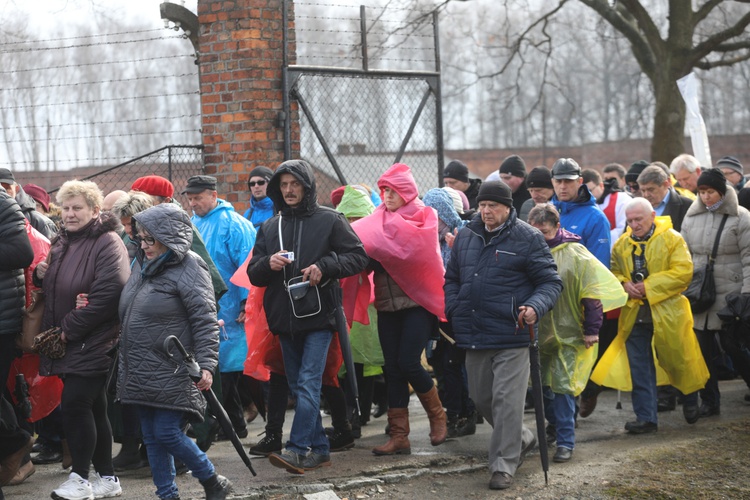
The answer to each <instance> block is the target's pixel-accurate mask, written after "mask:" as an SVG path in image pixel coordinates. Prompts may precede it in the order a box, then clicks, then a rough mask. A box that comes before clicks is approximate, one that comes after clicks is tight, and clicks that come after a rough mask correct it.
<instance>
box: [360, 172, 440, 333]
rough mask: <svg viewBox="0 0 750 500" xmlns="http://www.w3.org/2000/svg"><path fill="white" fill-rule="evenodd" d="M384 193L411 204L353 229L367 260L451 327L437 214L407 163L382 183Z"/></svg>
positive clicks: (380, 208) (381, 211) (377, 212)
mask: <svg viewBox="0 0 750 500" xmlns="http://www.w3.org/2000/svg"><path fill="white" fill-rule="evenodd" d="M378 187H379V188H380V190H381V195H382V191H384V190H385V188H386V187H389V188H391V189H393V190H394V191H396V192H397V193H398V194H399V196H401V198H403V199H404V201H405V202H406V203H405V204H404V205H403V206H401V207H400V208H399V209H397V210H396V211H395V212H389V211H388V209H387V208H386V207H385V204H382V205H380V206H378V208H376V209H375V212H373V213H372V215H369V216H367V217H365V218H364V219H360V220H358V221H356V222H354V223H353V224H352V228H354V231H355V232H356V233H357V236H359V238H360V240H362V243H363V244H364V246H365V250H366V251H367V255H369V256H370V257H372V258H373V259H375V260H377V261H378V262H380V264H381V265H382V266H383V268H385V270H386V272H387V273H388V274H389V275H390V276H391V277H392V278H393V280H394V281H395V282H396V283H397V284H398V286H399V287H401V289H402V290H403V291H404V292H406V295H408V296H409V298H411V299H412V300H413V301H414V302H416V303H417V304H419V305H420V306H422V307H424V308H425V309H427V310H428V311H430V312H431V313H432V314H434V315H436V316H437V317H438V318H440V319H441V320H442V321H445V295H444V293H443V284H444V283H445V279H444V272H443V260H442V258H441V256H440V245H439V243H438V217H437V214H436V213H435V210H433V209H432V208H430V207H426V206H425V205H424V203H422V200H420V199H419V198H418V195H419V191H418V189H417V184H416V182H414V177H413V176H412V173H411V169H410V168H409V167H408V166H406V165H404V164H403V163H396V164H395V165H393V166H392V167H391V168H389V169H388V170H387V171H386V172H385V173H384V174H383V175H382V176H381V177H380V179H379V180H378Z"/></svg>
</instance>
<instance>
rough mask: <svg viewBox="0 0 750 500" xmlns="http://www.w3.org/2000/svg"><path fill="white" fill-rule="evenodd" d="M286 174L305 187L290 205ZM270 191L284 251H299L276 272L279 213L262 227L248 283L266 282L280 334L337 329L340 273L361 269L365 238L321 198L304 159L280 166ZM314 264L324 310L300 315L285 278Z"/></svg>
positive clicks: (269, 309)
mask: <svg viewBox="0 0 750 500" xmlns="http://www.w3.org/2000/svg"><path fill="white" fill-rule="evenodd" d="M283 174H292V175H293V176H294V177H296V178H297V179H298V180H299V181H300V182H301V183H302V185H303V186H304V188H305V195H304V198H303V200H302V202H301V203H300V204H299V205H298V206H296V207H294V208H292V207H290V206H289V205H287V204H286V202H285V201H284V197H283V196H282V193H281V189H280V187H279V184H280V178H281V176H282V175H283ZM267 193H268V196H269V197H270V198H271V199H272V200H273V203H274V206H275V207H276V208H277V209H280V211H281V217H282V223H281V227H282V232H283V242H284V246H285V247H286V248H285V250H288V251H293V252H294V253H295V261H294V262H292V263H291V264H289V265H287V266H286V268H284V269H282V270H281V271H272V270H271V265H270V259H271V255H273V254H275V253H277V252H279V251H280V250H282V248H281V247H280V246H279V229H278V228H279V217H280V216H279V215H278V214H277V215H276V216H274V217H272V218H270V219H268V220H267V221H266V222H264V223H263V225H262V226H261V227H260V230H259V231H258V236H257V238H256V240H255V247H254V248H253V258H252V259H251V260H250V264H249V265H248V268H247V274H248V277H249V278H250V282H251V283H252V284H253V285H255V286H265V287H267V289H266V292H265V296H264V298H263V305H264V307H265V310H266V318H267V319H268V326H269V328H270V330H271V332H273V333H274V334H276V335H292V334H297V333H307V332H312V331H316V330H331V329H334V328H335V317H334V314H335V311H336V307H338V306H340V305H341V287H340V285H339V281H338V280H339V278H344V277H346V276H351V275H354V274H357V273H359V272H361V271H362V270H363V269H364V268H365V266H366V265H367V263H368V261H369V259H368V257H367V253H365V249H364V246H363V245H362V242H361V241H360V240H359V237H357V235H356V233H355V232H354V230H353V229H352V228H351V226H350V225H349V223H348V222H347V220H346V218H344V216H343V215H342V214H340V213H339V212H336V211H335V210H331V209H329V208H325V207H321V206H319V205H318V202H317V194H316V190H315V177H314V176H313V173H312V169H311V168H310V166H309V165H308V164H307V163H306V162H305V161H302V160H290V161H286V162H284V163H282V164H281V165H280V166H279V168H277V169H276V172H275V173H274V176H273V177H272V178H271V181H270V182H269V184H268V191H267ZM312 264H316V265H317V266H318V268H319V269H320V271H321V272H322V273H323V278H322V279H321V284H320V285H319V288H320V298H321V303H322V310H321V312H320V313H318V314H316V315H315V316H310V317H307V318H301V319H299V318H296V317H295V316H294V314H292V309H291V304H290V300H291V299H290V298H289V295H288V293H287V291H286V288H285V281H288V280H289V279H291V278H293V277H297V276H301V275H302V271H301V270H302V269H304V268H306V267H308V266H310V265H312Z"/></svg>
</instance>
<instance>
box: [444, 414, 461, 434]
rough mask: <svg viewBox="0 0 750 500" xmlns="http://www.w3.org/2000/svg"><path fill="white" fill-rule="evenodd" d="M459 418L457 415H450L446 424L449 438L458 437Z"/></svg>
mask: <svg viewBox="0 0 750 500" xmlns="http://www.w3.org/2000/svg"><path fill="white" fill-rule="evenodd" d="M459 420H460V419H459V418H458V417H457V416H455V417H448V422H447V423H446V426H447V427H448V438H451V439H452V438H455V437H458V422H459Z"/></svg>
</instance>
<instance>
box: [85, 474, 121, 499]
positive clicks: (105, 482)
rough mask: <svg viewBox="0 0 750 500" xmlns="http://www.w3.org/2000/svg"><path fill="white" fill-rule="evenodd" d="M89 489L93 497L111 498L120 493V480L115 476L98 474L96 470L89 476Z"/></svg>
mask: <svg viewBox="0 0 750 500" xmlns="http://www.w3.org/2000/svg"><path fill="white" fill-rule="evenodd" d="M91 489H92V490H93V491H94V498H111V497H119V496H120V495H122V487H121V486H120V480H119V479H117V477H116V476H104V477H102V476H100V475H99V473H98V472H96V473H94V475H93V477H92V478H91Z"/></svg>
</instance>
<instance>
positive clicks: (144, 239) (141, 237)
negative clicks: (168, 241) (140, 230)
mask: <svg viewBox="0 0 750 500" xmlns="http://www.w3.org/2000/svg"><path fill="white" fill-rule="evenodd" d="M138 239H139V240H141V242H142V243H145V244H146V245H148V246H150V247H152V246H154V244H156V240H155V239H154V238H153V237H151V236H144V235H142V234H139V235H138Z"/></svg>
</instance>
